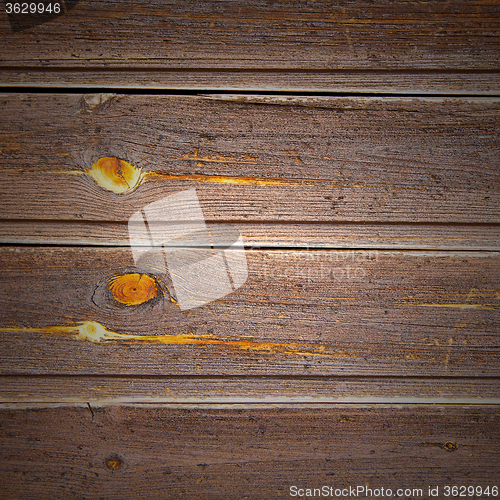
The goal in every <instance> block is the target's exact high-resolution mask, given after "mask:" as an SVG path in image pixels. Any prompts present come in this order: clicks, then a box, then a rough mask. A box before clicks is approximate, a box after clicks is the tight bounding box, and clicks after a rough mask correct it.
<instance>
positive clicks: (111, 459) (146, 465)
mask: <svg viewBox="0 0 500 500" xmlns="http://www.w3.org/2000/svg"><path fill="white" fill-rule="evenodd" d="M0 418H1V426H2V427H1V429H2V433H1V435H0V436H1V437H0V440H1V445H2V446H1V450H2V452H1V453H2V460H1V461H0V470H1V474H0V478H1V480H0V485H1V491H2V498H4V499H5V500H10V499H15V500H24V499H32V498H33V499H34V498H37V499H38V498H40V497H43V498H62V497H65V498H68V497H71V496H74V497H75V498H89V499H94V498H99V497H101V498H109V499H114V498H116V499H124V498H125V499H129V498H130V499H132V498H133V499H134V500H135V499H145V500H146V499H147V500H155V499H162V500H163V499H165V498H171V499H180V498H204V499H220V498H225V499H241V498H245V497H247V498H261V499H269V498H281V497H283V498H288V497H289V496H290V494H289V492H290V490H289V488H290V486H291V485H297V486H301V487H310V488H313V487H318V488H320V487H322V486H323V485H327V486H333V487H334V488H345V487H348V486H349V485H351V486H354V487H355V486H357V485H364V486H369V487H371V488H380V487H384V488H394V489H396V488H400V487H403V488H405V487H409V488H423V489H424V494H423V495H422V496H418V497H419V498H427V497H428V486H429V485H432V486H436V485H438V486H439V487H440V491H441V492H442V491H443V489H442V488H443V486H444V485H454V484H460V485H461V484H466V485H469V484H471V485H474V486H476V485H483V486H484V487H486V486H487V485H489V486H490V487H491V486H493V485H498V477H499V474H500V468H499V463H498V460H497V456H498V453H499V451H500V449H499V441H498V432H499V431H500V415H499V411H498V408H496V407H488V406H484V407H475V406H465V407H460V406H451V407H450V406H446V407H441V406H431V407H429V406H413V405H408V406H405V407H400V406H392V407H367V406H356V405H350V406H342V405H338V406H324V407H317V408H310V407H309V408H302V407H300V406H298V407H297V406H295V407H282V408H272V407H271V408H270V407H267V408H266V407H259V406H257V407H253V408H252V407H251V408H249V407H241V408H238V407H236V408H235V407H233V408H196V407H183V408H175V407H173V408H172V407H168V406H163V407H162V406H143V407H140V406H135V407H127V406H122V407H109V406H108V407H106V406H104V407H90V408H89V407H87V406H82V407H69V408H68V407H61V408H32V409H26V410H3V411H2V412H1V413H0ZM448 450H454V451H448ZM412 496H413V498H416V497H417V496H416V495H412Z"/></svg>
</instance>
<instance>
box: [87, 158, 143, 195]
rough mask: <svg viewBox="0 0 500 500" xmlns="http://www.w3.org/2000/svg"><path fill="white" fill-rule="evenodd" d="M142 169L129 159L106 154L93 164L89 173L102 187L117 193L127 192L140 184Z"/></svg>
mask: <svg viewBox="0 0 500 500" xmlns="http://www.w3.org/2000/svg"><path fill="white" fill-rule="evenodd" d="M141 170H142V168H137V167H134V165H132V164H130V163H129V162H128V161H125V160H120V159H119V158H114V157H109V156H106V157H104V158H100V159H99V160H97V161H96V162H95V163H94V164H92V168H91V169H90V170H88V171H87V174H88V175H90V177H92V179H94V180H95V181H96V182H97V184H98V185H99V186H101V187H102V188H104V189H107V190H108V191H112V192H113V193H116V194H125V193H129V192H130V191H133V190H134V189H135V188H136V187H137V186H138V185H139V184H140V180H141Z"/></svg>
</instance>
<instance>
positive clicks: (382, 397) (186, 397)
mask: <svg viewBox="0 0 500 500" xmlns="http://www.w3.org/2000/svg"><path fill="white" fill-rule="evenodd" d="M499 381H500V380H499V379H497V378H451V377H444V378H439V377H434V378H429V377H420V378H419V377H404V378H395V377H305V376H304V377H301V378H298V377H217V376H216V377H146V376H142V377H140V376H132V377H121V376H112V377H111V376H108V377H102V376H90V375H81V376H71V377H70V376H50V375H47V376H43V375H38V376H36V377H33V376H3V377H0V403H1V405H2V406H1V407H2V408H5V407H14V408H18V407H20V406H22V405H24V406H29V405H33V404H35V405H42V404H46V405H52V404H86V403H89V404H91V405H92V406H95V405H99V406H103V405H123V404H137V403H139V404H142V403H148V404H153V403H154V404H158V403H160V404H164V403H169V404H211V405H215V404H256V403H258V404H271V405H281V404H290V403H293V404H309V405H317V404H324V403H341V404H346V403H350V404H371V405H380V404H433V405H435V404H452V405H453V404H455V405H457V404H476V405H477V404H481V405H485V404H488V405H491V404H497V405H498V404H500V383H499Z"/></svg>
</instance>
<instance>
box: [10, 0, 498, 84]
mask: <svg viewBox="0 0 500 500" xmlns="http://www.w3.org/2000/svg"><path fill="white" fill-rule="evenodd" d="M499 12H500V8H499V5H498V2H496V1H495V0H488V1H484V0H471V1H460V0H453V1H450V2H446V3H443V2H440V1H437V0H429V1H424V2H400V3H393V2H386V1H383V0H377V1H375V2H366V1H362V0H355V1H351V2H341V3H337V4H334V3H332V2H326V1H316V2H306V1H293V2H286V3H283V2H272V3H269V2H264V1H259V2H252V3H251V4H248V3H247V2H244V1H242V0H239V1H234V2H215V1H199V0H196V1H190V2H184V1H180V0H178V1H165V0H163V1H162V0H156V1H151V0H148V1H145V0H139V1H137V2H134V3H133V4H129V3H124V2H121V1H116V0H105V1H104V0H99V1H93V2H79V3H78V5H77V6H76V7H75V8H74V9H73V10H71V11H70V12H69V13H68V14H66V15H64V16H60V17H58V18H57V19H55V20H53V21H51V22H49V23H45V24H42V25H39V26H36V27H34V28H30V29H27V30H25V31H21V32H16V33H13V32H12V31H11V29H10V26H9V24H8V21H7V16H6V15H5V14H3V15H2V18H0V23H1V24H0V28H1V39H0V41H1V42H2V47H3V51H2V57H1V65H2V67H3V68H4V69H7V70H10V71H11V75H10V76H7V77H6V78H7V80H5V79H4V84H14V85H16V84H18V83H20V82H22V81H23V79H24V80H25V81H26V80H27V81H29V82H30V83H32V81H33V79H35V80H38V84H39V85H40V84H43V85H45V86H51V85H58V84H59V85H61V84H63V85H65V84H67V83H69V82H73V83H74V82H77V84H78V86H85V85H86V84H87V83H88V82H91V83H94V84H95V82H96V81H97V82H103V83H101V86H103V87H109V86H111V87H116V86H118V87H120V86H124V85H125V86H135V87H139V86H140V85H141V84H142V81H144V80H146V81H147V82H148V83H147V85H148V86H153V87H161V86H168V87H170V88H186V87H187V88H200V87H202V88H221V87H225V88H226V89H227V88H236V89H261V90H262V89H268V88H272V89H276V90H283V88H288V89H294V90H299V89H306V90H311V89H312V90H314V89H317V88H318V87H319V88H320V89H326V90H345V89H346V88H347V89H348V90H356V89H362V90H364V91H373V90H374V89H375V91H379V90H381V89H382V90H384V89H388V88H392V89H393V91H398V89H400V88H402V89H403V91H404V90H408V89H410V91H415V90H417V91H419V90H420V91H425V92H435V91H436V88H437V89H438V90H441V91H445V92H447V91H450V92H454V91H455V92H456V91H457V89H459V90H461V91H464V90H465V91H468V92H471V91H472V92H474V91H475V85H477V83H476V82H477V78H478V76H477V75H476V74H475V73H474V72H479V73H483V74H484V73H485V72H488V71H490V72H492V73H495V72H497V71H498V54H499V51H500V49H499V47H500V43H499V32H500V28H499V25H500V21H499V18H500V13H499ZM110 30H112V31H113V33H114V36H113V37H107V36H103V33H108V32H109V31H110ZM115 69H120V70H121V71H120V72H117V73H114V74H111V71H110V70H115ZM19 70H21V71H19ZM33 70H39V75H35V76H33V75H34V71H33ZM53 70H57V72H54V71H53ZM103 70H104V71H106V72H107V73H105V74H104V75H102V76H101V75H99V77H98V79H96V77H95V72H96V71H103ZM145 70H146V71H150V72H151V73H149V74H148V73H145ZM214 70H216V71H217V70H219V71H220V73H219V74H217V73H214ZM221 70H222V71H221ZM259 70H260V72H261V73H260V74H258V75H257V76H256V75H255V73H256V72H258V71H259ZM16 71H17V73H16ZM61 71H62V72H63V73H62V74H61V73H60V72H61ZM141 71H142V74H141ZM280 71H281V72H282V73H284V74H282V75H280V74H279V72H280ZM346 71H350V72H351V73H348V74H347V75H346V74H345V72H346ZM269 72H270V73H271V74H268V73H269ZM294 72H295V74H294ZM391 72H393V73H391ZM398 72H399V74H398ZM404 72H407V73H409V74H410V75H412V72H413V73H417V75H412V76H410V78H409V79H408V78H406V76H404V75H403V74H402V73H404ZM419 72H420V73H421V74H418V73H419ZM422 72H423V74H422ZM426 72H427V73H426ZM450 72H451V74H450ZM176 73H178V74H176ZM98 74H99V73H98ZM346 76H347V78H346ZM4 78H5V77H4ZM412 78H415V79H414V80H413V82H415V81H416V82H417V83H416V84H414V83H413V82H412ZM494 78H495V83H493V85H491V83H490V84H489V85H488V83H486V80H487V79H485V78H483V77H482V76H481V75H479V79H480V83H479V85H478V90H479V91H481V90H484V88H485V86H486V87H487V88H488V87H489V88H490V89H491V88H492V87H493V88H494V89H495V91H496V92H498V90H499V86H498V78H496V77H494ZM405 80H406V81H405ZM408 80H409V81H410V83H408ZM481 80H482V81H481ZM290 81H291V82H290ZM371 81H375V84H373V83H371ZM436 81H438V82H441V86H440V85H439V84H438V86H437V87H436V86H435V82H436ZM42 82H43V83H42ZM289 82H290V83H289ZM318 82H319V83H318ZM412 87H413V88H412Z"/></svg>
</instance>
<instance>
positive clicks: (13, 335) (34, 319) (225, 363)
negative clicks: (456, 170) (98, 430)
mask: <svg viewBox="0 0 500 500" xmlns="http://www.w3.org/2000/svg"><path fill="white" fill-rule="evenodd" d="M0 256H1V263H2V277H1V282H2V286H1V290H2V297H1V303H2V315H1V325H2V330H1V337H0V342H1V344H0V346H1V347H0V348H1V361H2V363H1V364H2V373H4V374H5V373H13V374H22V373H33V374H34V373H45V374H50V373H61V374H63V373H74V374H87V373H88V374H90V373H93V374H127V373H128V374H138V375H140V374H164V375H168V374H174V375H175V374H189V375H202V374H212V375H217V374H219V375H224V374H230V375H236V374H248V375H249V374H257V375H266V374H286V375H290V374H294V375H304V374H309V375H313V374H318V375H349V374H351V375H353V374H364V375H366V374H370V375H381V374H384V375H416V376H418V375H421V374H422V372H423V371H424V373H425V374H426V375H428V376H431V375H454V376H477V375H484V376H498V375H499V368H500V365H499V363H498V352H497V351H498V332H499V326H500V323H499V318H500V316H499V314H498V309H499V305H498V301H499V298H500V295H499V290H498V279H499V272H500V265H499V263H500V255H499V254H498V253H497V252H484V253H481V252H470V253H466V252H425V251H421V252H406V251H399V252H390V251H370V252H368V251H357V252H354V251H335V250H330V251H326V250H325V251H305V250H304V251H301V252H300V251H299V252H298V251H278V250H276V251H275V250H269V251H249V252H247V261H248V280H247V282H246V283H245V285H243V287H241V288H240V289H238V290H237V291H236V292H234V293H232V294H230V295H228V296H227V297H225V298H223V299H219V300H217V301H215V302H212V303H210V304H208V305H206V306H204V307H200V308H197V309H193V310H189V311H180V310H179V309H178V306H176V305H175V304H173V303H172V302H171V301H170V300H169V296H170V294H169V291H171V290H170V289H169V288H168V286H167V285H165V284H161V285H158V296H157V298H154V299H151V300H150V301H148V302H145V303H143V304H140V305H134V306H127V305H124V304H122V303H120V302H118V301H117V300H115V297H114V296H113V295H112V294H111V293H110V283H111V279H112V278H113V277H114V276H120V275H126V274H127V273H137V272H138V271H137V269H136V268H134V267H133V259H132V255H131V251H130V249H125V248H92V247H86V248H79V247H75V248H65V247H60V248H55V247H48V248H39V247H34V248H30V247H26V248H18V247H13V248H9V247H5V248H3V249H2V250H1V252H0ZM139 272H140V271H139ZM137 276H139V275H137ZM154 278H155V279H156V277H154ZM82 322H90V323H82ZM90 333H92V334H95V335H94V337H92V336H91V335H90V336H89V334H90ZM96 335H97V337H96ZM99 336H100V337H99ZM78 339H79V340H78ZM91 339H94V340H99V339H100V340H101V341H100V342H90V341H88V340H91ZM27 346H29V348H28V347H27Z"/></svg>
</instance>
